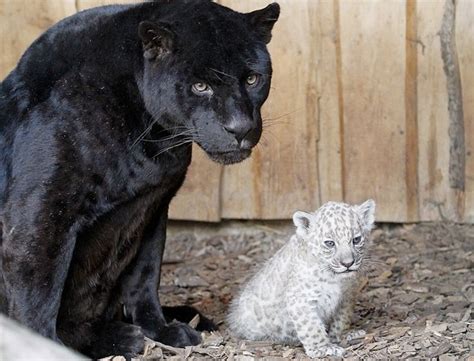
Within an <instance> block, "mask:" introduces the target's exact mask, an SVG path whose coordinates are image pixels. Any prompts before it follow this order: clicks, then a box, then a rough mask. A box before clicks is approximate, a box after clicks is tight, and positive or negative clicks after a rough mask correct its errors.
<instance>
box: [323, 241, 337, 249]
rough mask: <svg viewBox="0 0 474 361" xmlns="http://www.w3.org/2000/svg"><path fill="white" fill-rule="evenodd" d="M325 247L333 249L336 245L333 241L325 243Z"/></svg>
mask: <svg viewBox="0 0 474 361" xmlns="http://www.w3.org/2000/svg"><path fill="white" fill-rule="evenodd" d="M324 245H325V246H326V247H328V248H333V247H334V246H335V245H336V244H335V243H334V242H333V241H324Z"/></svg>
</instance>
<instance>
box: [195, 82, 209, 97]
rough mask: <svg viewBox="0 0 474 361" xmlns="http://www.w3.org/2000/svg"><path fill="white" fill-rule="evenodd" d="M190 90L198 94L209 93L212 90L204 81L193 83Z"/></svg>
mask: <svg viewBox="0 0 474 361" xmlns="http://www.w3.org/2000/svg"><path fill="white" fill-rule="evenodd" d="M192 90H193V92H194V93H196V94H198V95H202V94H204V93H210V92H212V89H211V87H210V86H209V85H207V84H206V83H201V82H199V83H194V84H193V86H192Z"/></svg>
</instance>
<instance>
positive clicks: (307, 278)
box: [228, 200, 375, 357]
mask: <svg viewBox="0 0 474 361" xmlns="http://www.w3.org/2000/svg"><path fill="white" fill-rule="evenodd" d="M374 212H375V203H374V201H372V200H368V201H366V202H364V203H363V204H361V205H355V206H350V205H348V204H344V203H336V202H329V203H326V204H325V205H323V206H322V207H321V208H320V209H319V210H317V211H316V212H315V213H306V212H301V211H298V212H296V213H295V214H294V216H293V221H294V223H295V226H296V234H295V235H293V236H292V237H291V239H290V241H289V242H288V243H287V244H286V245H285V246H283V247H282V248H281V249H280V250H279V251H278V252H277V253H276V254H275V255H274V256H273V257H272V258H271V259H270V260H268V261H267V262H266V263H265V264H264V265H263V267H262V268H261V269H260V270H259V271H258V272H257V273H256V274H255V275H254V276H253V277H252V278H251V279H250V281H249V282H248V283H247V284H245V285H244V286H243V288H242V290H241V292H240V294H239V295H238V296H237V297H236V298H235V299H234V301H233V302H232V304H231V307H230V313H229V316H228V322H229V327H230V330H231V331H232V332H233V333H234V334H235V335H236V336H238V337H241V338H244V339H250V340H273V341H276V342H283V343H288V344H302V345H303V346H304V348H305V351H306V353H307V354H308V356H310V357H321V356H342V355H343V354H344V349H343V348H341V347H339V346H338V345H336V344H335V343H334V342H336V341H337V340H338V339H339V337H340V334H341V332H342V331H343V329H344V328H345V327H346V326H347V325H348V323H349V321H350V315H351V307H352V300H351V299H352V289H353V286H354V285H355V281H356V275H357V271H358V270H359V267H360V266H361V264H362V262H363V260H364V257H365V251H366V248H367V245H368V241H369V240H368V237H369V232H370V229H371V228H372V225H373V222H374ZM357 236H361V241H360V243H359V244H357V245H355V244H354V238H356V237H357ZM325 241H330V242H329V243H325ZM331 242H334V247H328V244H329V245H331ZM351 261H353V264H352V265H350V262H351ZM349 265H350V266H349ZM348 266H349V267H348ZM347 270H351V271H353V272H343V271H347Z"/></svg>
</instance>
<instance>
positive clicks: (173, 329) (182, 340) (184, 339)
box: [157, 322, 202, 347]
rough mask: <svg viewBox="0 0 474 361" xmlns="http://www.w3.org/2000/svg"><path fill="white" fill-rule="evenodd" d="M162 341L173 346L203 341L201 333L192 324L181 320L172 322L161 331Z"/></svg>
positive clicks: (191, 344)
mask: <svg viewBox="0 0 474 361" xmlns="http://www.w3.org/2000/svg"><path fill="white" fill-rule="evenodd" d="M157 341H160V342H162V343H164V344H166V345H170V346H173V347H186V346H195V345H198V344H200V343H201V341H202V339H201V335H200V334H199V332H197V331H195V330H194V329H193V328H192V327H191V326H189V325H187V324H185V323H181V322H171V323H170V324H168V325H166V326H165V328H164V329H163V330H162V331H161V332H160V337H159V339H158V340H157Z"/></svg>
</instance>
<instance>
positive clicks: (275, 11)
mask: <svg viewBox="0 0 474 361" xmlns="http://www.w3.org/2000/svg"><path fill="white" fill-rule="evenodd" d="M247 16H249V18H250V24H252V25H253V26H254V28H255V30H256V32H257V34H259V35H260V36H261V38H262V40H263V41H264V42H265V44H268V43H269V42H270V40H271V38H272V29H273V25H275V23H276V21H277V20H278V17H279V16H280V5H278V4H277V3H273V4H270V5H268V6H267V7H266V8H263V9H260V10H255V11H252V12H251V13H248V14H247Z"/></svg>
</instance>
